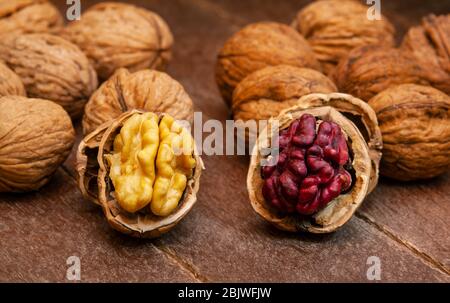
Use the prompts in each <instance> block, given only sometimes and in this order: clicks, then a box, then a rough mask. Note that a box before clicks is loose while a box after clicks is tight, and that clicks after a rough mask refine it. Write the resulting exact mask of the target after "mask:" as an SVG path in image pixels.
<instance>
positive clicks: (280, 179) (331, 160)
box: [247, 93, 382, 233]
mask: <svg viewBox="0 0 450 303" xmlns="http://www.w3.org/2000/svg"><path fill="white" fill-rule="evenodd" d="M275 122H277V123H275ZM274 125H278V127H279V128H278V127H276V128H275V129H274V128H273V126H274ZM277 131H278V133H277ZM276 134H277V135H278V141H275V142H278V146H277V147H276V150H278V151H279V155H278V156H273V155H269V156H267V149H268V148H274V147H273V145H272V144H273V143H274V141H273V140H270V139H271V137H273V136H274V135H276ZM381 148H382V142H381V134H380V130H379V128H378V123H377V118H376V116H375V113H374V111H373V110H372V109H371V108H370V106H369V105H368V104H367V103H365V102H363V101H362V100H359V99H357V98H354V97H352V96H350V95H346V94H340V93H332V94H310V95H306V96H304V97H302V98H301V99H300V100H299V101H298V103H297V104H296V105H294V106H293V107H291V108H288V109H286V110H283V111H282V112H281V113H280V115H279V116H278V117H275V118H273V119H271V120H270V121H269V124H268V126H267V128H266V130H265V131H264V132H262V133H261V134H260V135H259V137H258V141H257V144H255V147H254V149H253V152H252V158H251V162H250V167H249V170H248V175H247V188H248V193H249V198H250V202H251V204H252V207H253V209H254V210H255V211H256V212H257V213H258V214H259V215H260V216H261V217H263V218H264V219H265V220H267V221H269V222H270V223H272V224H274V225H275V226H276V227H277V228H279V229H282V230H286V231H290V232H297V231H307V232H311V233H329V232H333V231H335V230H336V229H338V228H339V227H341V226H342V225H344V224H345V223H346V222H348V221H349V220H350V218H351V217H352V216H353V214H354V213H355V211H356V209H357V208H358V207H359V206H360V205H361V203H362V202H363V200H364V199H365V197H366V196H367V195H368V194H369V193H370V192H371V191H372V190H373V189H374V188H375V186H376V184H377V181H378V163H379V160H380V157H381V153H380V151H381ZM263 160H264V161H266V162H264V161H263Z"/></svg>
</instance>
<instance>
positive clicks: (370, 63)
mask: <svg viewBox="0 0 450 303" xmlns="http://www.w3.org/2000/svg"><path fill="white" fill-rule="evenodd" d="M428 74H429V72H428V71H427V70H425V68H423V67H422V66H421V64H420V63H419V62H417V60H416V59H415V57H414V56H413V55H412V54H411V53H409V52H405V51H401V50H399V49H395V48H384V47H378V46H362V47H358V48H355V49H353V50H352V51H351V52H350V53H349V54H348V56H347V57H345V58H343V59H342V60H341V61H340V62H339V64H338V66H337V67H336V69H335V71H334V72H333V77H332V78H333V79H334V82H335V83H336V85H337V87H338V88H339V91H341V92H344V93H348V94H351V95H353V96H355V97H358V98H360V99H362V100H364V101H369V99H370V98H372V97H373V96H375V95H376V94H378V93H379V92H381V91H383V90H385V89H386V88H388V87H390V86H395V85H399V84H405V83H415V84H423V85H429V84H430V81H429V79H428Z"/></svg>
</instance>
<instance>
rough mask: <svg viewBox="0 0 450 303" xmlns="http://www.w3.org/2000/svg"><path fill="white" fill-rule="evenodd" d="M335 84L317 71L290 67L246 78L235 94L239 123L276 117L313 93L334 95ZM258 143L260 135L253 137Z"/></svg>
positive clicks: (234, 99)
mask: <svg viewBox="0 0 450 303" xmlns="http://www.w3.org/2000/svg"><path fill="white" fill-rule="evenodd" d="M336 91H337V88H336V86H335V85H334V83H333V82H332V81H331V80H330V79H329V78H327V77H326V76H325V75H323V74H321V73H320V72H318V71H316V70H312V69H309V68H300V67H295V66H289V65H277V66H268V67H266V68H263V69H260V70H258V71H255V72H254V73H252V74H250V75H248V76H247V77H245V78H244V79H243V80H242V81H241V82H240V83H239V84H238V85H237V86H236V89H235V90H234V93H233V100H232V110H233V116H234V119H235V120H243V121H248V120H256V121H259V120H267V119H269V118H271V117H276V116H278V114H279V113H280V112H281V111H282V110H283V109H286V108H288V107H291V106H293V105H295V104H296V103H297V102H298V99H299V98H300V97H302V96H304V95H308V94H311V93H332V92H336ZM250 135H251V136H252V139H256V134H250Z"/></svg>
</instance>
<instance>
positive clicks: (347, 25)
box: [292, 0, 395, 75]
mask: <svg viewBox="0 0 450 303" xmlns="http://www.w3.org/2000/svg"><path fill="white" fill-rule="evenodd" d="M367 11H368V6H366V5H363V4H361V3H359V2H357V1H353V0H351V1H350V0H341V1H334V0H323V1H316V2H313V3H311V4H309V5H308V6H306V7H305V8H303V9H302V10H301V11H299V12H298V14H297V16H296V18H295V20H294V22H293V23H292V26H293V27H294V28H296V29H297V30H298V31H299V32H300V33H301V34H302V35H303V36H304V37H305V38H306V40H308V42H309V43H310V44H311V46H312V48H313V50H314V53H315V54H316V56H317V58H318V60H319V61H320V62H321V63H322V68H323V70H324V72H325V74H327V75H328V74H330V72H331V71H332V70H333V69H334V67H335V66H336V65H337V63H338V62H339V60H340V59H341V58H343V57H345V56H346V55H347V54H348V52H349V51H350V50H352V49H353V48H355V47H359V46H363V45H384V46H386V47H390V46H391V47H393V46H394V34H395V29H394V27H393V26H392V24H391V23H390V22H389V21H388V20H387V19H386V17H385V16H382V19H381V20H370V19H369V18H368V17H367Z"/></svg>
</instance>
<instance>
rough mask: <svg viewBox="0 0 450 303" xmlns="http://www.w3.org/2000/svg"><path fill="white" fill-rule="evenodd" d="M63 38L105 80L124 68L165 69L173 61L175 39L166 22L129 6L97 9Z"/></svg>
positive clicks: (71, 26)
mask: <svg viewBox="0 0 450 303" xmlns="http://www.w3.org/2000/svg"><path fill="white" fill-rule="evenodd" d="M62 35H63V36H64V37H66V38H67V39H69V40H71V41H72V42H73V43H75V44H77V45H78V46H79V47H80V48H81V49H82V50H83V51H84V52H85V53H86V55H87V56H88V57H89V59H91V60H92V62H93V64H94V67H95V70H96V71H97V73H98V76H99V78H100V79H102V80H106V79H108V78H109V77H110V76H111V75H112V74H113V73H114V71H115V70H116V69H118V68H120V67H125V68H127V69H129V70H130V71H138V70H142V69H146V68H152V69H164V68H165V66H166V65H167V63H168V61H169V60H170V59H171V47H172V44H173V36H172V33H171V32H170V29H169V27H168V25H167V24H166V22H165V21H164V20H163V19H162V18H161V17H160V16H159V15H157V14H155V13H154V12H151V11H149V10H146V9H143V8H138V7H136V6H133V5H129V4H124V3H113V2H105V3H100V4H97V5H94V6H93V7H91V8H89V9H88V10H87V11H86V12H85V13H84V14H83V15H82V16H81V20H80V21H75V22H72V23H70V24H69V25H68V26H67V27H66V28H65V29H64V30H63V32H62Z"/></svg>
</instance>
